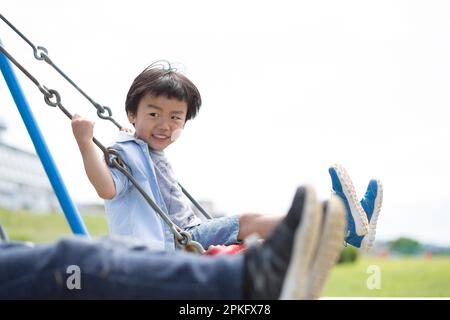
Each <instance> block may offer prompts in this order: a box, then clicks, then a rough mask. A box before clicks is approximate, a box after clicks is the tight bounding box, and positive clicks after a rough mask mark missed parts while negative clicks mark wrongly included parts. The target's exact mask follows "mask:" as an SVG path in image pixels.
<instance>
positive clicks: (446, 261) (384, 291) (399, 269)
mask: <svg viewBox="0 0 450 320" xmlns="http://www.w3.org/2000/svg"><path fill="white" fill-rule="evenodd" d="M373 265H375V266H378V267H379V269H378V270H379V271H380V279H381V281H380V289H372V290H370V289H368V287H367V281H368V279H369V277H373V276H374V273H373V271H372V272H370V273H368V272H367V270H368V268H369V266H373ZM369 282H370V279H369ZM372 283H373V282H372ZM323 295H324V296H327V297H450V257H448V256H447V257H445V256H443V257H433V258H432V259H427V258H424V257H417V258H403V257H402V258H395V259H394V258H390V259H373V258H362V259H360V260H359V261H357V262H356V263H353V264H339V265H337V266H336V267H335V268H334V269H333V270H332V273H331V275H330V278H329V280H328V282H327V285H326V287H325V290H324V293H323Z"/></svg>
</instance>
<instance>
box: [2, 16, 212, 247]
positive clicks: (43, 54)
mask: <svg viewBox="0 0 450 320" xmlns="http://www.w3.org/2000/svg"><path fill="white" fill-rule="evenodd" d="M0 19H2V20H3V21H4V22H5V23H6V24H7V25H8V26H10V27H11V28H12V29H13V30H14V31H15V32H16V33H17V34H18V35H19V36H20V37H21V38H22V39H24V40H25V41H26V42H27V43H28V44H29V45H30V46H31V47H32V48H33V50H34V56H35V58H36V59H38V60H44V61H46V62H47V63H48V64H50V65H51V66H52V67H53V68H54V69H55V70H57V71H58V73H60V74H61V75H62V76H63V77H64V78H65V79H66V80H67V81H68V82H69V83H71V84H72V85H73V86H74V87H75V88H76V89H77V90H78V91H79V92H80V93H81V94H82V95H83V96H84V97H85V98H86V99H88V100H89V101H90V102H91V103H92V104H93V105H94V107H95V108H96V109H97V115H98V116H99V117H100V118H101V119H104V120H110V121H111V122H112V123H113V124H115V125H116V126H117V127H118V128H119V129H122V126H121V125H120V124H119V123H118V122H117V121H115V120H114V119H113V118H112V111H111V109H110V108H108V107H106V106H101V105H100V104H98V103H97V102H95V101H94V100H93V99H92V98H90V97H89V96H88V95H87V94H86V93H84V91H83V90H81V89H80V88H79V87H78V86H77V85H76V84H75V83H74V82H73V81H72V80H71V79H70V78H69V77H68V76H67V75H66V74H65V73H64V72H62V71H61V69H59V68H58V67H57V66H56V65H55V64H54V63H53V62H52V61H51V59H50V58H49V57H48V51H47V49H45V48H44V47H41V46H37V47H36V46H35V45H34V44H33V43H32V42H31V41H30V40H28V39H27V38H26V37H25V36H24V35H23V34H22V33H21V32H20V31H19V30H18V29H17V28H15V27H14V25H12V24H11V23H10V22H9V21H8V20H7V19H6V18H5V17H4V16H3V15H2V14H0ZM0 51H1V52H2V53H3V54H4V55H5V56H6V57H7V58H8V59H9V60H10V61H11V62H12V63H13V64H14V65H15V66H16V67H17V68H19V70H20V71H22V72H23V73H24V74H25V75H26V76H27V77H28V78H29V79H30V80H31V82H33V83H34V84H35V85H36V86H37V88H38V89H39V91H40V92H41V93H42V94H43V95H44V101H45V103H46V104H47V105H49V106H51V107H58V108H59V109H60V110H61V111H62V112H63V113H64V114H65V115H66V116H67V117H68V118H69V119H71V120H72V114H71V113H70V112H69V111H68V110H67V109H66V108H65V107H64V106H63V105H62V103H61V96H60V94H59V93H58V91H56V90H54V89H48V88H47V87H46V86H45V85H42V84H41V83H40V82H39V81H38V80H37V79H36V78H35V77H34V76H33V75H32V74H31V73H30V72H29V71H28V70H27V69H26V68H24V67H23V66H22V65H21V64H20V63H19V62H18V61H17V60H16V59H15V58H14V57H13V56H11V54H9V52H8V51H7V50H6V49H5V48H4V47H3V45H1V44H0ZM105 110H106V112H107V113H108V115H104V112H105ZM93 142H94V143H95V145H96V146H97V147H98V148H99V149H100V150H101V151H102V152H103V154H104V157H105V161H106V163H107V164H108V166H110V167H114V168H116V169H118V170H119V171H120V172H121V173H122V174H124V175H125V176H126V177H127V178H128V179H129V180H130V182H131V183H132V184H133V185H134V186H135V187H136V189H137V190H138V191H139V193H140V194H141V195H142V196H143V197H144V199H145V200H146V201H147V203H148V204H149V205H150V206H151V207H152V208H153V210H155V211H156V212H157V213H158V214H159V216H160V217H161V218H162V219H163V220H164V222H165V223H166V224H167V225H168V226H169V228H170V230H171V232H172V233H173V234H174V236H175V239H176V241H177V243H178V244H179V245H180V246H181V247H183V248H184V249H185V250H186V251H193V252H197V253H200V254H203V253H204V252H205V250H204V249H203V247H202V246H201V245H200V243H198V242H196V241H193V240H192V236H191V234H190V233H189V232H187V231H184V230H182V229H181V228H180V227H178V226H177V225H176V224H175V223H173V222H172V221H171V220H170V218H169V216H168V215H167V214H166V213H165V212H164V211H163V210H161V208H160V207H159V206H158V205H157V204H156V203H155V202H154V201H153V199H152V198H151V197H150V196H149V195H148V194H147V193H146V192H145V191H144V189H143V188H142V187H141V186H140V185H139V183H138V182H137V181H136V179H135V178H134V177H133V176H132V175H131V173H130V172H129V170H128V168H127V166H126V164H125V163H124V161H123V160H122V158H121V156H120V154H119V152H118V151H117V150H114V149H112V148H106V147H105V146H104V145H103V144H102V143H101V142H100V141H98V140H97V139H96V138H95V137H94V138H93ZM179 185H180V187H181V189H182V191H183V193H184V194H185V195H186V196H187V197H188V198H189V200H191V201H192V203H193V204H194V205H195V206H196V207H197V208H198V209H199V210H200V212H202V214H204V215H205V217H206V218H208V219H211V216H210V215H209V214H208V213H206V211H205V210H204V209H203V208H202V207H201V206H200V204H199V203H198V202H197V201H195V199H194V198H193V197H192V196H191V195H190V194H189V193H188V192H187V191H186V190H185V189H184V188H183V187H182V186H181V184H179Z"/></svg>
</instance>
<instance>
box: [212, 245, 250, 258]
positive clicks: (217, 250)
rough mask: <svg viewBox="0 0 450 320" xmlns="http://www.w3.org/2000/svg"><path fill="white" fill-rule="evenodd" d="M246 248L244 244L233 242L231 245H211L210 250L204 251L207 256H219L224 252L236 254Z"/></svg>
mask: <svg viewBox="0 0 450 320" xmlns="http://www.w3.org/2000/svg"><path fill="white" fill-rule="evenodd" d="M243 250H245V246H244V245H243V244H231V245H229V246H224V245H218V246H210V247H209V248H208V250H207V251H206V252H205V253H204V255H205V256H218V255H224V254H236V253H239V252H241V251H243Z"/></svg>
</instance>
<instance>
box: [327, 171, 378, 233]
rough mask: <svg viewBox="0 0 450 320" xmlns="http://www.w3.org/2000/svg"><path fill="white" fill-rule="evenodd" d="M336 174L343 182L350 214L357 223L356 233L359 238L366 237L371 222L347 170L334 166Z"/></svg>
mask: <svg viewBox="0 0 450 320" xmlns="http://www.w3.org/2000/svg"><path fill="white" fill-rule="evenodd" d="M333 168H334V169H335V170H336V173H337V175H338V177H339V181H340V182H341V186H342V191H343V192H344V195H345V197H346V198H347V200H348V204H349V206H350V212H351V214H352V217H353V221H354V222H355V231H356V234H357V235H358V236H364V235H366V234H367V233H368V232H369V221H368V220H367V215H366V212H365V211H364V209H363V207H362V206H361V203H360V202H359V200H358V196H357V194H356V191H355V187H354V186H353V182H352V180H351V179H350V176H349V174H348V173H347V170H345V168H344V167H343V166H341V165H339V164H335V165H333Z"/></svg>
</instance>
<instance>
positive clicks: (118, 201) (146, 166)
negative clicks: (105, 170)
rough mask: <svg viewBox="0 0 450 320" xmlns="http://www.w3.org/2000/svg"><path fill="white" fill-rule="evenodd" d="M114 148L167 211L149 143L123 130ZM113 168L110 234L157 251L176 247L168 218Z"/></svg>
mask: <svg viewBox="0 0 450 320" xmlns="http://www.w3.org/2000/svg"><path fill="white" fill-rule="evenodd" d="M112 148H114V149H115V150H117V151H118V152H119V154H120V156H121V157H122V159H123V161H124V162H125V164H126V165H127V167H128V169H129V170H130V172H131V174H132V175H133V177H134V178H135V179H136V181H137V182H138V183H139V185H140V186H141V187H142V188H143V189H144V191H145V192H146V193H147V194H148V195H149V196H150V197H151V198H152V199H153V200H154V201H155V203H156V204H158V206H159V207H160V208H161V209H162V210H163V211H164V212H167V208H166V206H165V203H164V200H163V198H162V196H161V192H160V190H159V186H158V182H157V181H156V175H155V168H154V165H153V161H152V159H151V158H150V151H149V148H148V145H147V143H145V142H144V141H143V140H141V139H137V138H135V137H134V136H132V135H129V134H127V133H125V132H120V133H119V137H118V139H117V141H116V142H115V143H114V144H113V145H112ZM110 170H111V174H112V177H113V180H114V183H115V186H116V196H115V197H114V198H113V199H111V200H105V209H106V215H107V218H108V226H109V231H110V233H111V234H113V235H120V236H127V237H132V238H134V239H137V240H140V241H143V242H145V243H146V244H147V245H148V246H149V247H150V248H151V249H154V250H175V241H174V236H173V234H172V232H171V231H170V229H169V227H168V226H167V225H166V223H165V222H164V220H162V218H161V217H160V216H159V215H158V213H156V212H155V211H154V210H153V208H152V207H151V206H150V205H149V204H148V203H147V201H146V200H145V199H144V197H143V196H142V195H141V194H140V193H139V191H138V190H137V189H136V188H135V187H133V184H132V183H131V182H130V181H129V180H128V178H127V177H126V176H125V175H123V174H122V173H121V172H120V171H119V170H117V169H115V168H110ZM153 190H155V191H154V192H153Z"/></svg>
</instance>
